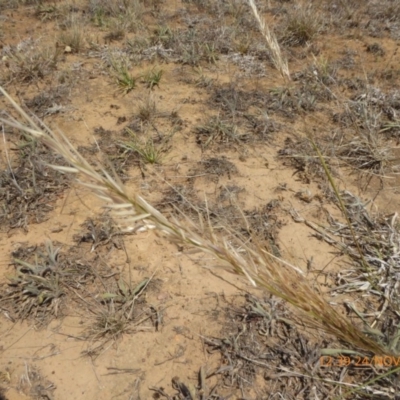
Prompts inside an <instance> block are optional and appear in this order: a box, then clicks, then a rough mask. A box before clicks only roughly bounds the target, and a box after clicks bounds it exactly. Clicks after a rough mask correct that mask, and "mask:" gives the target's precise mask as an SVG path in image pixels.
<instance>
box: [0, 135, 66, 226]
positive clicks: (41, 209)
mask: <svg viewBox="0 0 400 400" xmlns="http://www.w3.org/2000/svg"><path fill="white" fill-rule="evenodd" d="M11 150H14V151H16V154H17V157H16V158H15V159H14V158H11V157H10V155H9V153H7V152H6V155H8V160H7V161H8V163H7V167H6V168H5V169H4V170H3V171H1V172H0V186H1V188H2V189H1V190H0V205H1V211H0V224H1V228H0V229H1V230H2V231H6V232H7V231H9V230H11V229H18V228H21V229H24V230H25V231H27V229H28V226H29V224H31V223H40V222H43V221H45V220H46V219H47V215H48V213H49V212H50V211H52V210H53V206H52V205H51V204H52V202H53V201H54V200H55V199H57V198H58V196H59V195H60V194H61V193H62V192H63V191H64V190H65V189H66V188H67V187H68V186H69V180H68V177H67V176H65V175H63V174H60V173H59V172H57V171H55V170H54V169H52V168H50V167H49V165H48V164H52V163H56V164H58V163H60V162H62V160H61V159H60V158H59V157H58V156H56V155H55V154H54V153H52V152H49V150H48V149H47V148H46V146H44V145H43V144H42V143H40V142H37V141H36V140H32V138H31V137H26V136H22V137H20V138H19V141H18V142H17V143H15V147H13V148H11Z"/></svg>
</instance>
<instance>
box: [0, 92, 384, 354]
mask: <svg viewBox="0 0 400 400" xmlns="http://www.w3.org/2000/svg"><path fill="white" fill-rule="evenodd" d="M0 91H1V92H2V93H3V95H4V96H5V97H6V98H7V100H8V101H9V102H10V103H11V104H12V105H13V106H14V108H15V110H16V111H17V112H18V113H19V115H20V117H21V118H23V119H24V120H25V123H21V122H18V121H17V120H15V119H13V118H12V117H9V118H7V119H4V118H2V119H0V121H2V122H3V123H5V124H8V125H11V126H13V127H15V128H17V129H20V130H22V131H24V132H26V133H28V134H30V135H32V136H33V137H35V138H37V139H38V140H40V141H41V142H43V143H44V144H45V145H46V146H47V147H49V148H50V149H51V150H53V151H54V152H57V153H59V154H61V155H62V156H63V157H64V158H65V160H66V161H67V162H68V163H69V164H70V165H71V167H60V166H54V168H56V169H59V170H60V171H63V172H65V173H74V174H77V175H79V176H80V179H79V180H78V182H79V183H80V184H82V185H84V186H86V187H88V188H91V189H92V190H93V192H94V193H95V194H96V195H97V196H98V197H99V198H101V199H103V200H104V201H106V202H107V203H108V204H109V207H110V208H112V209H114V211H115V214H116V215H117V216H120V217H123V219H124V221H125V222H127V223H130V224H131V226H130V227H129V228H130V229H131V230H132V229H136V228H137V222H138V221H140V222H141V224H142V226H143V224H144V225H146V226H147V227H150V226H151V227H155V228H157V229H158V230H160V231H162V232H163V233H164V234H166V236H167V237H168V238H169V239H170V240H171V241H174V242H178V243H180V244H182V243H183V244H185V245H190V246H194V247H195V248H197V249H199V250H201V251H203V252H206V253H208V254H211V255H212V256H213V257H215V258H216V259H217V260H219V261H220V262H221V264H223V265H224V267H225V268H226V269H227V270H228V271H229V272H231V273H233V274H236V275H242V276H245V277H246V278H248V279H249V281H250V282H251V283H252V284H253V285H258V286H261V287H262V288H264V289H266V290H268V291H269V292H271V293H273V294H275V295H276V296H279V297H280V298H282V299H284V300H286V301H288V302H289V303H291V304H292V305H293V306H294V307H295V308H296V309H298V310H299V311H301V312H302V314H303V316H304V317H305V321H307V322H308V323H309V325H310V326H312V327H315V328H318V329H322V330H324V331H326V332H328V333H330V334H333V335H335V336H336V337H337V338H339V339H340V340H343V341H345V342H347V343H349V344H351V346H352V347H353V348H354V347H355V348H360V349H363V350H364V351H368V352H372V353H374V354H380V355H384V354H388V355H390V351H389V350H388V349H385V348H383V347H382V346H380V345H379V344H378V343H377V342H376V341H375V340H373V339H372V338H370V337H367V336H365V335H364V334H363V333H362V331H361V330H360V329H359V328H357V327H355V326H353V325H352V324H351V323H350V321H348V320H347V319H346V318H345V317H343V316H342V315H341V314H340V313H339V312H337V311H336V310H335V309H334V308H333V307H332V306H330V305H329V304H328V303H327V301H326V300H325V299H324V298H323V297H322V296H321V295H320V294H318V293H317V292H315V291H314V290H313V289H312V288H311V287H310V286H309V284H308V282H307V280H306V278H305V277H304V276H303V275H302V274H300V273H299V272H296V271H298V269H297V268H295V267H293V266H291V265H290V264H289V263H286V262H284V261H283V260H281V259H278V258H276V257H275V256H273V255H272V254H271V253H268V252H267V251H266V250H264V249H263V248H261V246H258V247H249V246H248V245H246V244H245V243H244V242H243V241H241V240H238V241H237V242H236V244H234V243H232V242H228V241H227V240H224V238H222V237H219V236H216V235H215V234H214V232H213V231H212V229H205V228H204V226H203V224H202V223H201V221H200V224H199V225H200V226H198V225H196V224H194V223H193V221H191V220H190V219H189V218H186V219H184V221H183V222H179V221H177V220H176V219H172V218H171V219H170V220H168V219H167V218H166V217H165V216H164V215H162V214H161V213H160V212H159V211H157V210H156V209H155V208H154V207H152V206H151V205H150V204H149V203H147V202H146V201H145V200H144V199H143V198H142V197H140V196H138V195H134V196H131V195H129V194H128V192H127V190H126V188H125V187H124V186H123V185H122V183H121V182H120V181H119V180H118V178H113V177H112V176H111V175H110V174H109V173H107V172H106V171H105V170H104V169H101V168H100V169H99V168H97V169H96V168H94V167H93V166H91V165H90V164H89V163H88V162H87V161H86V159H85V158H84V157H83V156H82V155H80V154H79V153H78V151H77V150H76V149H75V148H74V146H73V145H72V144H71V143H70V142H69V141H68V139H67V138H66V137H65V136H64V135H62V134H61V133H59V134H57V135H56V134H55V133H54V132H52V131H50V130H49V129H47V128H41V127H40V126H39V125H38V124H37V123H36V122H35V121H34V120H33V119H32V118H30V117H29V116H28V115H27V114H26V113H25V112H24V111H23V110H22V108H21V107H20V106H19V105H18V104H17V103H16V102H15V101H14V100H13V99H12V98H11V97H10V96H9V95H8V94H7V93H6V92H5V91H4V89H2V88H1V87H0ZM135 224H136V225H135Z"/></svg>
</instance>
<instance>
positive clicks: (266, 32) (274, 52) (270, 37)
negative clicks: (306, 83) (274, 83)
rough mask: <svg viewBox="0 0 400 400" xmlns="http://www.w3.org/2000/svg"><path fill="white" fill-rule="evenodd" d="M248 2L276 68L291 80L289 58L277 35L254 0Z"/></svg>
mask: <svg viewBox="0 0 400 400" xmlns="http://www.w3.org/2000/svg"><path fill="white" fill-rule="evenodd" d="M248 3H249V6H250V8H251V10H252V11H253V14H254V17H255V18H256V20H257V23H258V26H259V28H260V31H261V33H262V35H263V36H264V38H265V40H266V42H267V46H268V48H269V51H270V52H271V58H272V62H273V63H274V65H275V67H276V69H277V70H278V71H279V72H280V73H281V75H282V76H283V78H285V79H286V80H288V81H290V80H291V78H290V72H289V67H288V63H287V60H286V59H285V58H284V57H283V56H282V53H281V48H280V47H279V43H278V40H277V39H276V36H275V35H274V33H273V32H271V31H270V29H269V28H268V26H267V24H266V23H265V21H264V19H263V18H262V17H261V15H260V13H259V12H258V9H257V6H256V3H255V2H254V0H248Z"/></svg>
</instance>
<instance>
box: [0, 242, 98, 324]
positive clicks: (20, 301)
mask: <svg viewBox="0 0 400 400" xmlns="http://www.w3.org/2000/svg"><path fill="white" fill-rule="evenodd" d="M56 246H57V244H56V243H52V242H51V241H48V242H46V243H45V245H44V246H41V247H36V246H33V247H25V246H23V245H22V246H21V247H20V248H19V249H18V250H17V251H15V252H14V253H13V257H14V261H13V263H14V267H15V273H14V274H13V275H11V276H10V277H9V281H8V283H7V284H5V285H3V288H2V294H1V296H0V306H1V308H2V309H4V310H6V311H7V315H8V316H9V318H10V319H11V320H12V321H18V320H26V319H31V320H33V321H34V322H35V324H37V325H38V326H43V325H46V324H47V323H48V322H49V321H50V320H51V319H53V318H58V317H60V316H62V315H63V313H64V308H65V300H66V294H67V292H68V291H69V290H70V288H78V287H79V286H80V285H81V284H82V282H83V281H85V280H86V279H87V278H88V276H89V275H92V273H91V269H90V267H89V266H87V265H84V264H77V263H76V261H75V260H74V259H73V258H72V257H65V255H63V254H62V253H61V247H56Z"/></svg>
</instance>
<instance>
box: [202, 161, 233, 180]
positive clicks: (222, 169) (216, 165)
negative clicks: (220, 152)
mask: <svg viewBox="0 0 400 400" xmlns="http://www.w3.org/2000/svg"><path fill="white" fill-rule="evenodd" d="M197 165H198V166H197V168H196V173H197V174H198V175H200V174H204V175H205V176H206V177H208V178H210V179H211V180H213V181H216V182H218V180H219V178H220V177H222V176H227V177H228V178H229V179H230V178H231V176H232V175H235V174H237V173H238V170H237V168H236V166H235V164H233V163H232V162H231V161H229V160H227V159H226V157H225V156H221V157H211V158H207V159H205V160H202V161H199V162H198V164H197Z"/></svg>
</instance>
